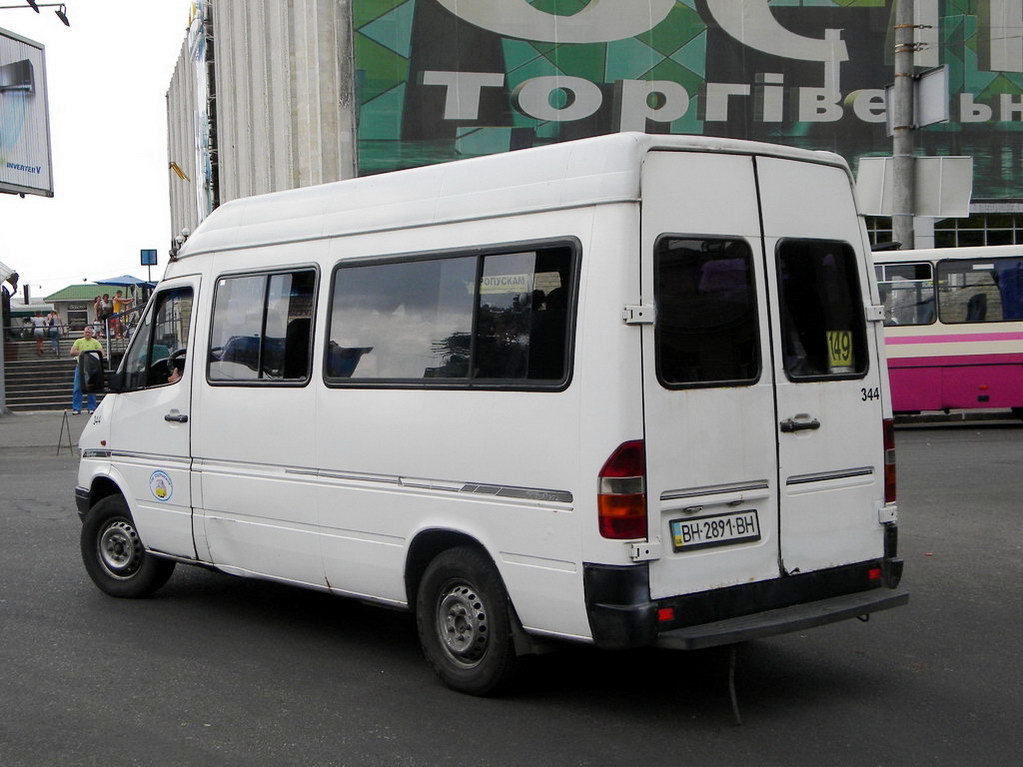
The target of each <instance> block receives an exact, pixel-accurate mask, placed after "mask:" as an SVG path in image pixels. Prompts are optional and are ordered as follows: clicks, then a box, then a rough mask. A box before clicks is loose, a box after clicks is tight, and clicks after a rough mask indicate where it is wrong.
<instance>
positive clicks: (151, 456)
mask: <svg viewBox="0 0 1023 767" xmlns="http://www.w3.org/2000/svg"><path fill="white" fill-rule="evenodd" d="M109 453H110V456H109V457H110V458H132V459H135V460H137V461H145V462H147V463H156V464H159V465H164V466H165V465H167V464H183V465H184V466H186V467H189V466H191V465H192V459H191V458H189V457H187V456H180V455H164V454H162V453H140V452H135V451H132V450H110V451H109Z"/></svg>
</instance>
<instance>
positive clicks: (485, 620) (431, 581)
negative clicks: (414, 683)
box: [416, 546, 516, 695]
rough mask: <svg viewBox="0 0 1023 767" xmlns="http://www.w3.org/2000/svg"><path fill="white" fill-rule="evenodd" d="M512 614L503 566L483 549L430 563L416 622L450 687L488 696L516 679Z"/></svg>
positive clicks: (427, 650) (458, 552) (462, 551)
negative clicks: (493, 562)
mask: <svg viewBox="0 0 1023 767" xmlns="http://www.w3.org/2000/svg"><path fill="white" fill-rule="evenodd" d="M510 613H511V611H510V605H509V600H508V593H507V592H506V591H505V589H504V584H503V583H502V582H501V576H500V574H499V573H498V572H497V568H495V567H494V565H493V564H492V563H491V562H490V560H489V559H488V558H487V557H486V556H485V555H483V554H482V553H480V552H479V551H478V550H477V549H474V548H470V547H466V546H462V547H458V548H453V549H448V550H447V551H444V552H442V553H441V554H439V555H438V556H437V558H436V559H434V560H433V561H432V562H431V563H430V565H429V566H428V567H427V568H426V572H425V573H424V574H423V581H422V583H421V584H420V587H419V593H418V595H417V598H416V624H417V626H418V629H419V641H420V643H421V644H422V646H423V653H424V654H425V655H426V659H427V660H428V661H429V662H430V665H431V666H433V669H434V671H436V672H437V675H438V676H440V678H441V681H443V682H444V684H446V685H447V686H448V687H450V688H451V689H453V690H458V691H459V692H465V693H469V694H471V695H488V694H491V693H494V692H497V691H498V690H499V689H500V688H501V687H502V686H503V685H504V684H505V683H506V682H507V681H508V680H509V679H510V678H511V674H512V672H513V669H514V666H515V662H516V656H515V647H514V642H513V639H512V624H511V618H510Z"/></svg>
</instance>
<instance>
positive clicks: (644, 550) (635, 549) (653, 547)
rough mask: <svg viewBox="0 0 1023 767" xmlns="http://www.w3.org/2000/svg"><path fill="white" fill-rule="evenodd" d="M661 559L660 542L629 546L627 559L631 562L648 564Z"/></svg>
mask: <svg viewBox="0 0 1023 767" xmlns="http://www.w3.org/2000/svg"><path fill="white" fill-rule="evenodd" d="M660 558H661V542H660V541H647V542H646V543H633V544H630V545H629V559H631V560H632V561H633V562H649V561H650V560H652V559H660Z"/></svg>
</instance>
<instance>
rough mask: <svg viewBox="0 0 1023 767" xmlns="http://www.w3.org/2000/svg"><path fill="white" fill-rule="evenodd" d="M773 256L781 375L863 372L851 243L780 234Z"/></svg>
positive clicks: (862, 330)
mask: <svg viewBox="0 0 1023 767" xmlns="http://www.w3.org/2000/svg"><path fill="white" fill-rule="evenodd" d="M777 257H778V277H779V279H778V281H779V293H780V296H779V298H780V300H781V325H782V327H781V330H782V339H783V349H784V356H785V373H786V375H788V377H789V378H790V379H791V380H794V381H795V380H817V379H821V378H830V377H837V376H862V375H863V374H865V373H866V371H867V346H866V338H865V328H864V318H863V298H862V297H861V293H860V283H859V279H858V278H857V274H856V254H855V253H854V252H853V249H852V248H851V247H849V245H847V244H846V243H843V242H828V241H826V240H782V242H781V243H780V244H779V245H778V256H777Z"/></svg>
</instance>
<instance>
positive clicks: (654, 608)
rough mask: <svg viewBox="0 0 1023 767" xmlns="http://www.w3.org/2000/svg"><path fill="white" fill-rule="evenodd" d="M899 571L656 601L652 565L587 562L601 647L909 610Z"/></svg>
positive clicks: (863, 568) (796, 579) (769, 632)
mask: <svg viewBox="0 0 1023 767" xmlns="http://www.w3.org/2000/svg"><path fill="white" fill-rule="evenodd" d="M893 548H894V547H893ZM879 573H880V577H878V574H879ZM901 574H902V562H901V560H898V559H895V558H894V557H891V558H885V559H876V560H870V561H867V562H858V563H855V564H850V565H844V566H842V567H835V568H831V569H828V570H820V571H817V572H812V573H803V574H799V575H787V576H783V577H780V578H773V579H771V580H767V581H759V582H755V583H747V584H742V585H738V586H731V587H728V588H721V589H713V590H710V591H703V592H697V593H691V594H680V595H678V596H674V597H668V598H664V599H656V600H654V599H651V598H650V589H649V573H648V570H647V566H646V564H641V565H635V566H626V567H612V566H606V565H591V564H587V565H585V569H584V583H585V589H586V607H587V613H588V616H589V620H590V629H591V632H592V635H593V641H594V643H595V644H597V646H599V647H603V648H606V649H624V648H628V647H642V646H651V645H652V646H659V647H674V648H679V649H697V648H700V647H713V646H715V645H720V644H731V643H734V642H742V641H746V640H749V639H757V638H760V637H766V636H773V635H776V634H783V633H786V632H790V631H801V630H803V629H806V628H810V627H812V626H821V625H824V624H827V623H834V622H836V621H840V620H846V619H848V618H854V617H856V616H860V615H867V614H869V613H872V612H876V611H878V610H887V609H890V608H892V607H898V606H900V605H904V604H906V603H907V602H908V601H909V594H908V593H907V592H905V591H895V587H897V586H898V582H899V578H900V576H901ZM885 586H887V587H888V588H885Z"/></svg>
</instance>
